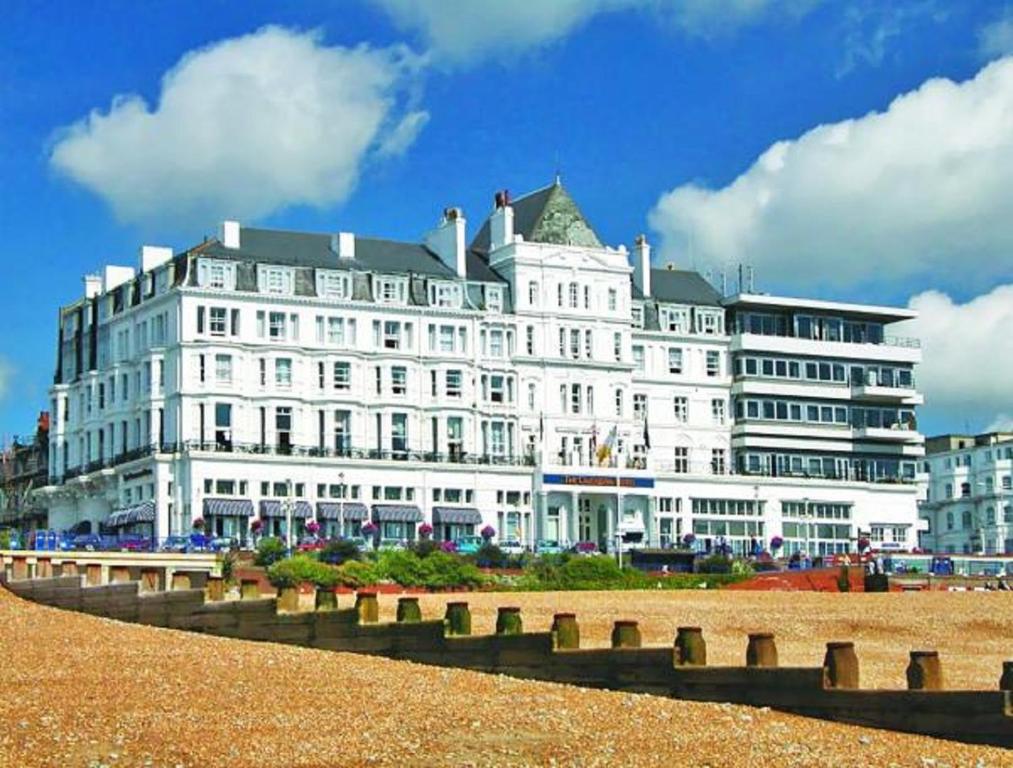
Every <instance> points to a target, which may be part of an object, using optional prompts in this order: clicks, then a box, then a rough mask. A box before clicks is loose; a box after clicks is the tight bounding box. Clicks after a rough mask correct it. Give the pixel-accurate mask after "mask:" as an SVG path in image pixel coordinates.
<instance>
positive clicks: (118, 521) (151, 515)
mask: <svg viewBox="0 0 1013 768" xmlns="http://www.w3.org/2000/svg"><path fill="white" fill-rule="evenodd" d="M153 522H155V502H154V501H151V500H148V501H142V502H141V503H140V504H135V505H134V506H132V507H125V508H124V509H117V510H116V511H115V512H113V513H112V514H111V515H109V519H108V520H106V525H108V526H110V527H111V528H120V527H122V526H124V525H132V524H133V523H153Z"/></svg>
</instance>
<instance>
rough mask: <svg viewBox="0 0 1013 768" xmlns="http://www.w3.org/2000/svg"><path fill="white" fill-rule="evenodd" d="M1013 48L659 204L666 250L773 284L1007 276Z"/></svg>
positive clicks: (986, 280) (978, 284)
mask: <svg viewBox="0 0 1013 768" xmlns="http://www.w3.org/2000/svg"><path fill="white" fill-rule="evenodd" d="M1011 206H1013V57H1010V58H1006V59H1002V60H1000V61H997V62H994V63H992V64H990V65H988V66H987V67H985V68H984V69H982V70H981V71H980V72H979V73H978V74H977V75H976V76H975V77H974V79H972V80H968V81H966V82H961V83H955V82H952V81H950V80H946V79H933V80H929V81H927V82H925V83H924V84H923V85H922V86H921V87H919V88H918V89H917V90H915V91H912V92H910V93H907V94H904V95H902V96H899V97H897V98H896V99H895V100H894V101H893V103H891V104H890V106H889V108H888V109H887V110H886V111H884V112H874V113H870V114H868V115H866V116H865V117H861V118H857V119H853V120H845V121H843V122H839V123H834V124H829V125H821V126H819V127H817V128H814V129H812V130H810V131H809V132H808V133H805V134H804V135H802V136H800V137H799V138H797V139H792V140H788V141H780V142H777V143H776V144H773V145H772V146H771V147H769V148H768V149H767V150H766V151H764V152H763V154H762V155H760V157H759V158H758V159H757V160H756V161H755V162H754V164H753V165H752V166H751V167H750V168H749V169H748V170H747V171H745V172H744V173H743V174H742V175H740V176H739V177H738V178H736V179H735V180H734V181H732V182H731V183H730V184H728V185H727V186H725V187H722V188H720V189H711V188H708V187H707V186H705V185H703V184H700V183H689V184H684V185H682V186H680V187H677V188H675V189H673V190H672V191H670V192H667V193H665V194H664V195H662V197H661V198H660V199H659V201H658V202H657V204H656V206H655V207H654V209H653V210H652V211H651V213H650V215H649V220H650V223H651V226H652V227H653V228H654V229H656V230H657V231H658V232H660V233H661V235H662V244H661V248H660V255H661V258H673V257H674V258H678V257H680V256H683V255H684V254H685V253H686V252H687V249H688V248H689V247H690V246H691V247H692V251H693V255H694V257H695V259H696V260H697V261H702V262H705V263H709V264H711V265H714V266H717V267H721V266H724V265H726V264H731V263H735V262H739V261H745V262H748V263H751V264H753V265H755V266H756V267H757V274H758V277H759V279H760V280H761V282H762V283H765V284H768V285H769V284H771V283H776V284H778V285H779V286H781V287H790V288H812V287H813V286H814V285H819V284H823V285H833V286H834V287H835V288H841V287H848V286H857V285H866V286H875V288H876V289H877V290H880V289H882V288H883V287H885V286H891V285H893V286H897V285H899V284H902V285H908V284H910V283H909V281H910V280H912V279H913V278H915V277H916V276H922V277H931V278H932V283H927V281H926V282H923V284H926V283H927V284H933V283H934V284H939V283H940V282H942V281H954V282H956V283H957V284H964V285H969V286H970V287H971V288H972V289H973V290H979V291H980V290H982V289H983V288H985V287H987V286H990V285H994V284H995V283H996V282H997V280H1002V279H1009V277H1010V273H1011V259H1010V254H1011V253H1013V218H1011V217H1010V215H1009V212H1010V210H1011Z"/></svg>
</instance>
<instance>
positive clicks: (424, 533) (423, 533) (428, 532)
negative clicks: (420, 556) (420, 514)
mask: <svg viewBox="0 0 1013 768" xmlns="http://www.w3.org/2000/svg"><path fill="white" fill-rule="evenodd" d="M432 535H433V526H431V525H430V524H429V523H422V525H420V526H419V537H420V538H423V539H428V538H429V537H430V536H432Z"/></svg>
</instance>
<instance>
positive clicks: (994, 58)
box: [0, 0, 1013, 435]
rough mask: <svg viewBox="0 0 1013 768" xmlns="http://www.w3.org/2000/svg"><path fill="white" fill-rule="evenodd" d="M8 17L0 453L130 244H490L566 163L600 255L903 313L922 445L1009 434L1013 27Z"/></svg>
mask: <svg viewBox="0 0 1013 768" xmlns="http://www.w3.org/2000/svg"><path fill="white" fill-rule="evenodd" d="M2 14H3V21H4V23H3V24H0V181H2V182H3V193H2V195H0V228H2V231H3V233H4V237H3V239H2V245H0V249H2V250H0V258H2V259H3V263H4V265H5V267H6V269H5V278H6V279H5V280H4V281H3V282H2V283H0V302H2V305H3V306H4V307H5V308H6V309H7V313H6V323H5V324H4V328H3V330H2V331H0V333H2V335H0V433H3V434H7V435H10V434H12V433H25V432H27V431H29V430H30V429H31V427H32V424H33V422H34V416H35V412H36V411H37V410H39V409H41V408H44V407H45V405H46V402H47V397H46V389H47V387H48V386H49V383H50V381H51V376H52V368H53V362H54V354H55V347H54V343H55V335H56V323H55V321H56V312H57V307H58V306H59V305H60V304H63V303H67V302H70V301H72V300H73V299H74V298H76V297H77V296H78V295H79V293H80V292H81V277H82V275H83V274H84V273H85V272H87V271H90V270H95V269H98V268H99V267H100V266H101V265H103V264H106V263H124V264H134V263H135V262H136V258H137V256H136V254H137V249H138V247H139V246H140V245H141V244H142V243H149V244H164V245H171V246H173V247H175V248H183V247H186V246H188V245H191V244H193V243H195V242H197V241H199V240H200V239H201V237H202V236H203V235H205V234H213V233H214V232H215V230H216V225H217V222H218V221H219V220H221V219H222V218H225V217H229V218H239V219H240V220H241V221H243V222H244V223H258V224H262V225H274V226H280V227H287V228H297V229H310V230H319V231H337V230H339V229H346V230H347V229H351V230H354V231H356V232H360V233H363V234H374V235H383V236H388V237H394V238H404V239H410V240H414V239H418V238H420V237H421V235H422V233H423V232H424V231H425V230H426V229H428V228H429V227H430V226H432V224H433V223H435V220H436V218H437V216H438V213H439V211H440V210H441V209H442V208H443V207H445V206H447V205H458V206H461V207H463V208H464V210H465V213H466V215H467V217H468V220H469V225H470V226H472V227H477V226H478V224H479V223H480V221H481V219H482V218H483V217H484V215H485V214H486V213H487V212H488V210H489V208H490V205H491V200H492V194H493V191H494V190H496V189H499V188H503V187H506V188H509V189H510V190H511V191H512V192H513V193H514V194H515V195H517V194H520V193H523V192H525V191H528V190H531V189H534V188H537V187H539V186H542V185H544V184H546V183H548V182H549V181H550V180H551V178H552V175H553V173H554V171H555V170H556V168H557V167H558V168H559V169H560V170H561V171H562V176H563V180H564V183H565V184H566V185H567V186H568V188H569V189H570V191H571V192H572V193H573V195H574V196H575V197H576V198H577V200H578V202H579V203H580V204H581V206H582V208H583V209H584V212H585V214H586V215H587V216H588V218H589V219H590V220H591V222H592V223H593V224H594V226H595V227H596V228H597V230H598V232H599V234H600V235H601V236H602V238H603V239H604V240H605V241H606V242H608V243H611V244H619V243H627V244H629V243H631V242H632V240H633V237H634V236H635V235H636V234H637V233H638V232H641V231H646V232H648V233H649V235H650V237H651V239H652V241H653V242H654V243H655V246H656V248H655V250H656V253H657V262H658V263H659V264H660V263H664V262H674V263H676V264H678V265H680V266H685V265H696V266H697V267H699V268H700V269H701V270H703V269H708V268H709V269H712V270H715V271H719V270H720V269H722V268H723V267H724V268H731V266H733V265H734V264H736V263H738V262H740V261H741V262H744V263H748V264H752V265H754V267H755V269H756V275H757V284H758V287H759V288H760V289H762V290H766V291H771V292H778V291H783V292H785V293H790V294H801V295H812V296H819V297H825V298H836V299H850V300H856V301H868V302H880V303H893V304H899V305H907V304H908V303H909V302H910V303H913V305H914V306H916V307H918V308H919V309H921V310H922V311H923V313H924V319H923V320H920V321H918V323H917V325H916V327H914V328H911V329H908V331H909V333H910V334H911V335H915V334H916V335H919V336H922V337H923V339H924V343H925V353H926V364H925V365H924V366H923V367H922V370H921V372H920V375H919V385H920V387H921V388H922V389H923V390H924V391H925V392H926V397H927V401H928V403H927V405H926V406H925V408H924V409H923V412H922V420H921V426H922V429H923V431H926V432H930V433H931V432H938V431H942V430H961V429H964V428H965V427H966V428H969V429H972V430H975V429H984V428H987V427H989V426H1002V425H1004V424H1006V423H1008V422H1010V421H1011V420H1013V402H1010V401H1011V398H1010V395H1009V391H1010V386H1009V382H1010V381H1011V379H1013V342H1011V341H1010V338H1011V334H1010V333H1009V330H1010V328H1011V327H1013V326H1011V323H1013V217H1010V215H1009V211H1010V210H1013V208H1011V207H1010V206H1011V204H1013V192H1011V190H1013V58H1004V55H1005V54H1007V53H1013V4H1011V5H1008V6H1007V5H1004V4H1003V3H1002V2H977V3H975V2H959V3H956V2H954V3H946V2H942V1H941V0H939V1H936V2H932V1H931V0H918V1H917V2H910V3H899V2H898V3H879V2H871V1H869V2H865V1H864V0H854V1H848V0H838V1H836V2H835V1H832V0H823V1H822V2H821V1H820V0H713V1H710V2H704V1H703V0H669V1H668V2H665V1H663V0H651V1H650V2H648V0H555V2H553V3H534V2H531V3H525V2H520V3H516V2H515V3H502V2H488V0H476V1H475V2H473V3H463V2H456V1H455V0H444V1H443V2H423V3H419V4H416V3H411V2H409V1H408V0H362V2H353V1H352V0H349V1H348V2H330V3H324V2H319V3H310V2H303V3H277V2H244V3H239V2H234V3H229V2H208V1H205V2H201V3H190V2H174V3H162V4H157V3H129V2H106V3H89V2H73V3H69V2H68V3H62V4H61V3H52V4H49V5H48V6H47V7H41V6H39V5H38V4H36V3H29V2H18V1H17V0H14V1H13V2H11V1H9V2H7V3H5V4H4V10H3V11H2ZM362 46H366V47H362ZM167 75H168V76H167ZM940 78H941V79H940ZM114 100H115V101H114ZM89 115H94V116H93V117H92V118H89ZM821 126H823V127H822V128H821ZM778 142H782V143H780V144H778Z"/></svg>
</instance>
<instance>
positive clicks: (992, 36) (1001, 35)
mask: <svg viewBox="0 0 1013 768" xmlns="http://www.w3.org/2000/svg"><path fill="white" fill-rule="evenodd" d="M1010 53H1013V7H1011V6H1007V7H1006V8H1005V9H1004V10H1003V13H1002V15H1001V16H999V18H997V19H995V20H994V21H992V22H991V23H989V24H986V25H985V26H984V27H982V28H981V29H980V30H979V31H978V54H979V55H980V56H981V58H983V59H985V60H986V61H987V60H989V59H995V58H998V57H1000V56H1005V55H1007V54H1010Z"/></svg>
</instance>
